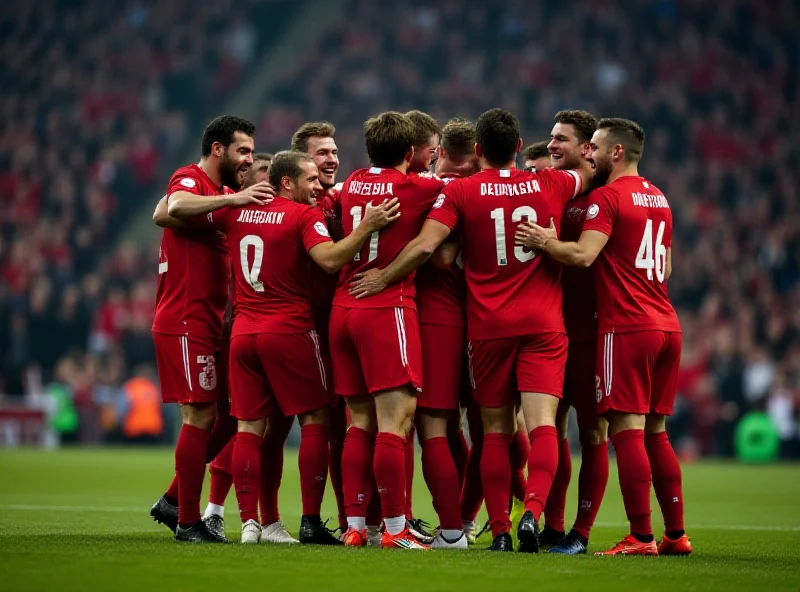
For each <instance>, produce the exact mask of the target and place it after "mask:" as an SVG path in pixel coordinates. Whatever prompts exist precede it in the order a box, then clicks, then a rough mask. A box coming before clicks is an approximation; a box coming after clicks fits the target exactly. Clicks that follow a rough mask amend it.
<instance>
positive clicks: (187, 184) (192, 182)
mask: <svg viewBox="0 0 800 592" xmlns="http://www.w3.org/2000/svg"><path fill="white" fill-rule="evenodd" d="M181 185H183V186H184V187H188V188H190V189H191V188H192V187H194V186H195V185H197V181H195V180H194V179H189V178H188V177H186V178H185V179H181Z"/></svg>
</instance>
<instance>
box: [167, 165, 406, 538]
mask: <svg viewBox="0 0 800 592" xmlns="http://www.w3.org/2000/svg"><path fill="white" fill-rule="evenodd" d="M269 182H270V184H271V185H272V186H273V187H276V188H277V195H276V197H275V200H274V201H273V202H271V203H270V204H268V205H265V206H262V207H250V208H244V209H226V210H221V211H215V212H214V211H212V212H209V214H208V220H209V221H210V222H211V223H212V224H213V226H214V227H215V228H218V229H219V230H221V231H223V232H225V234H226V236H227V242H228V246H229V248H230V250H231V251H232V252H234V253H237V254H238V257H237V259H238V261H237V263H238V265H236V264H235V265H234V266H233V268H234V278H235V291H236V297H235V303H236V310H235V315H234V322H233V329H232V338H231V352H230V357H231V413H232V414H233V415H234V417H236V418H237V419H238V420H239V432H238V434H237V436H236V440H235V444H234V451H233V477H234V485H235V487H236V496H237V498H238V501H239V511H240V514H241V517H242V522H243V526H242V543H246V544H253V543H258V542H259V540H260V538H261V525H260V523H259V521H258V490H259V484H260V470H261V449H262V444H263V442H262V435H263V434H264V431H265V428H266V424H267V418H268V417H269V416H271V415H272V414H273V413H274V411H275V410H276V408H277V409H279V410H280V411H281V413H283V415H285V416H287V417H288V416H292V415H297V416H298V420H299V422H300V427H301V443H300V451H299V455H298V464H299V467H300V487H301V490H302V500H303V516H302V521H301V526H300V542H301V543H315V544H328V545H336V544H341V543H340V541H339V540H338V539H335V538H334V537H332V536H331V535H330V533H328V531H327V529H325V527H324V526H323V524H322V521H321V519H320V507H321V505H322V498H323V494H324V492H325V483H326V480H327V479H326V478H327V473H328V455H329V452H328V446H329V437H330V434H329V423H328V409H329V402H330V401H329V395H328V389H327V380H328V378H327V372H326V369H325V362H324V359H323V357H322V353H321V351H320V345H319V340H318V337H317V333H316V331H315V330H314V318H313V314H312V310H311V298H310V294H309V289H308V282H307V276H306V275H305V274H303V273H298V270H302V269H304V268H305V267H306V266H307V265H308V264H309V263H310V262H311V261H310V260H309V257H310V259H311V260H313V261H314V262H316V263H317V264H318V265H320V266H321V267H323V269H325V270H326V271H328V272H329V273H336V272H337V271H338V270H339V269H340V268H341V267H342V266H343V265H344V264H345V263H346V262H347V261H349V260H350V259H352V257H353V256H355V254H356V253H357V252H358V250H359V249H360V248H361V246H362V245H363V244H364V242H366V240H368V239H369V237H370V235H371V234H372V232H374V231H378V230H380V229H381V228H383V227H384V226H385V225H386V224H388V223H390V222H391V221H393V220H394V219H395V218H396V217H397V215H396V214H394V210H395V209H396V200H395V201H394V202H390V203H389V204H388V205H387V204H386V203H384V204H378V205H377V206H376V207H375V208H372V210H371V211H370V212H369V213H368V214H367V215H366V216H365V218H364V224H363V227H362V228H360V229H357V230H356V231H355V232H353V233H352V234H351V235H350V236H348V237H347V238H345V239H343V240H342V241H340V242H338V243H334V242H332V241H331V239H330V235H329V233H328V230H327V227H326V226H325V222H324V218H323V216H322V212H321V211H320V210H319V209H318V208H316V207H313V206H314V205H315V204H314V202H313V198H312V196H313V194H314V192H321V191H322V187H321V186H320V185H319V173H318V171H317V167H316V165H315V164H314V162H313V160H312V158H311V157H310V156H309V155H307V154H305V153H301V152H294V151H287V152H280V153H278V154H276V155H275V158H274V159H273V161H272V164H271V165H270V169H269ZM173 213H174V215H175V216H177V217H181V213H180V212H178V211H175V212H173ZM311 368H314V369H315V370H316V372H310V371H309V370H310V369H311Z"/></svg>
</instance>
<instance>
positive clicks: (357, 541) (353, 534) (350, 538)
mask: <svg viewBox="0 0 800 592" xmlns="http://www.w3.org/2000/svg"><path fill="white" fill-rule="evenodd" d="M342 544H343V545H344V546H345V547H366V546H367V529H366V528H365V529H363V530H356V529H355V528H353V527H352V526H351V527H350V528H348V529H347V530H345V531H344V534H343V535H342Z"/></svg>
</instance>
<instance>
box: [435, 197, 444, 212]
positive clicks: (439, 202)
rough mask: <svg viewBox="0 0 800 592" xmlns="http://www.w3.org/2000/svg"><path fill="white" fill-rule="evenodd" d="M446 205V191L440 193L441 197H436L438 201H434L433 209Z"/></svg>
mask: <svg viewBox="0 0 800 592" xmlns="http://www.w3.org/2000/svg"><path fill="white" fill-rule="evenodd" d="M443 205H444V193H440V194H439V197H437V198H436V201H435V202H433V209H434V210H435V209H436V208H441V207H442V206H443Z"/></svg>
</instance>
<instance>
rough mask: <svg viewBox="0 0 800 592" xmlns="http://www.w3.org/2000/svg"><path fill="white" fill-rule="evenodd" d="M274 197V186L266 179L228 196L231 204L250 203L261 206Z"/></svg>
mask: <svg viewBox="0 0 800 592" xmlns="http://www.w3.org/2000/svg"><path fill="white" fill-rule="evenodd" d="M274 198H275V188H274V187H273V186H272V185H270V184H269V183H268V182H267V181H261V182H260V183H256V184H255V185H251V186H250V187H248V188H247V189H242V190H241V191H240V192H239V193H235V194H233V195H231V196H230V202H231V205H232V206H239V207H241V206H247V205H251V204H255V205H259V206H263V205H264V204H268V203H269V202H271V201H272V200H273V199H274Z"/></svg>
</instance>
